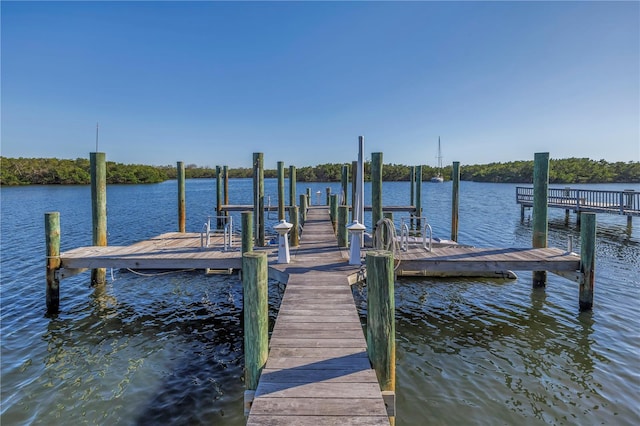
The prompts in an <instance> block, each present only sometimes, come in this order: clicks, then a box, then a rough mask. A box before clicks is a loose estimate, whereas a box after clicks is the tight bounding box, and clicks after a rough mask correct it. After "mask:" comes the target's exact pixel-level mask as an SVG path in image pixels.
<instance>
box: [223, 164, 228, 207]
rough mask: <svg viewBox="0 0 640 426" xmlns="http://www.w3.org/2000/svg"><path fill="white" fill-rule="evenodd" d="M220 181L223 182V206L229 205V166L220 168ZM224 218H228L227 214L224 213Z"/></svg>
mask: <svg viewBox="0 0 640 426" xmlns="http://www.w3.org/2000/svg"><path fill="white" fill-rule="evenodd" d="M222 179H223V181H224V204H225V205H227V206H228V205H229V166H223V167H222ZM224 215H225V216H229V212H228V211H225V212H224Z"/></svg>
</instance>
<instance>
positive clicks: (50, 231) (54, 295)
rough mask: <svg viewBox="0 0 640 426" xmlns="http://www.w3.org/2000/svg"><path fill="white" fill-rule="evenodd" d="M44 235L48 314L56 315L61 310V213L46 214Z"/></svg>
mask: <svg viewBox="0 0 640 426" xmlns="http://www.w3.org/2000/svg"><path fill="white" fill-rule="evenodd" d="M44 234H45V242H46V256H47V267H46V278H47V289H46V295H45V297H46V302H47V313H48V314H56V313H58V310H59V309H60V281H59V279H58V274H57V271H58V269H60V212H49V213H45V214H44Z"/></svg>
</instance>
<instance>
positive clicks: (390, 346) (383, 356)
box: [366, 251, 396, 424]
mask: <svg viewBox="0 0 640 426" xmlns="http://www.w3.org/2000/svg"><path fill="white" fill-rule="evenodd" d="M393 263H394V262H393V253H391V252H389V251H369V252H367V259H366V266H367V309H368V312H367V353H368V355H369V360H370V361H371V366H372V367H373V368H374V369H375V370H376V375H377V376H378V382H379V383H380V389H381V390H382V391H383V392H387V396H391V398H389V399H391V401H392V404H393V406H392V407H389V405H387V411H388V412H390V413H392V414H395V397H394V396H395V390H396V340H395V338H396V326H395V301H394V293H393V292H394V279H393V278H394V276H393ZM385 402H386V403H388V402H387V401H385ZM393 417H395V416H393ZM390 420H391V422H392V424H393V423H395V419H390Z"/></svg>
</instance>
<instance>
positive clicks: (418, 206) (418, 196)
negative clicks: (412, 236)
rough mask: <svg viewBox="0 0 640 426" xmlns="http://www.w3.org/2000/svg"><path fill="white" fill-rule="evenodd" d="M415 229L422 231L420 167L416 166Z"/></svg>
mask: <svg viewBox="0 0 640 426" xmlns="http://www.w3.org/2000/svg"><path fill="white" fill-rule="evenodd" d="M416 216H417V218H418V219H416V227H417V229H418V231H419V232H421V231H422V220H421V219H420V218H421V217H422V166H416Z"/></svg>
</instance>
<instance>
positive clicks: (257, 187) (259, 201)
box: [253, 152, 264, 247]
mask: <svg viewBox="0 0 640 426" xmlns="http://www.w3.org/2000/svg"><path fill="white" fill-rule="evenodd" d="M253 219H254V222H255V233H256V235H255V238H256V245H257V246H258V247H264V154H263V153H262V152H254V153H253Z"/></svg>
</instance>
